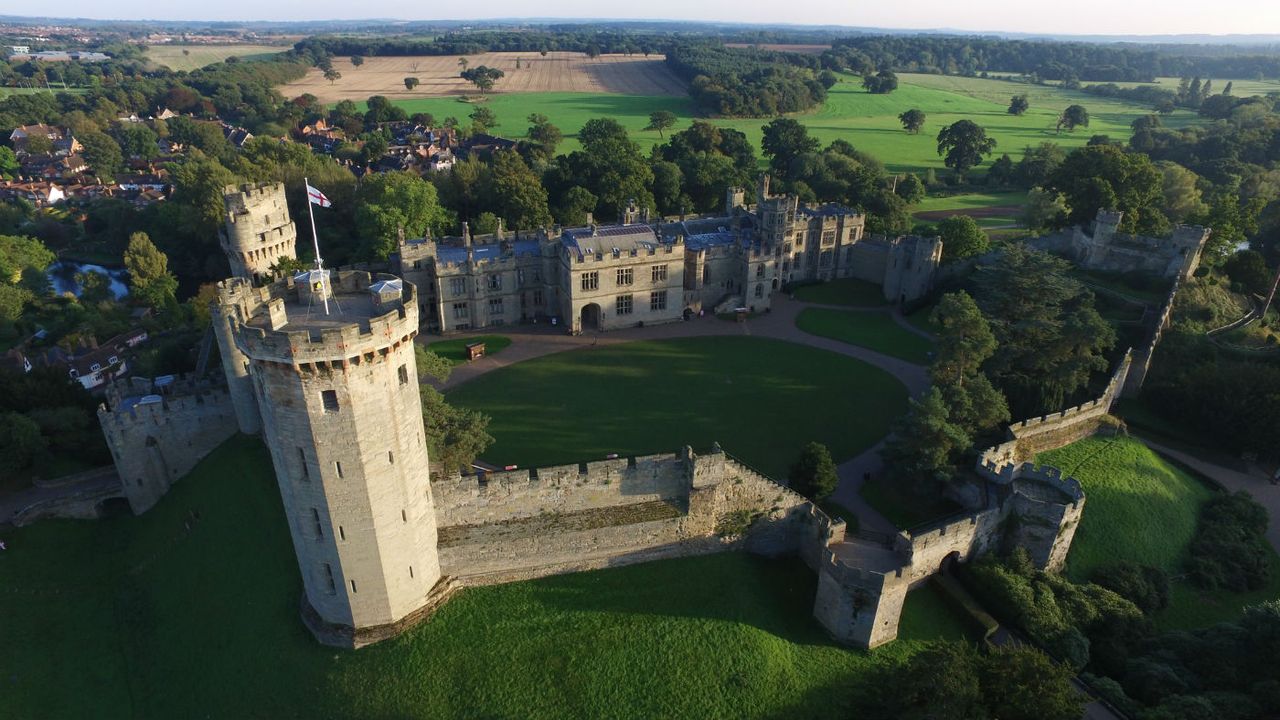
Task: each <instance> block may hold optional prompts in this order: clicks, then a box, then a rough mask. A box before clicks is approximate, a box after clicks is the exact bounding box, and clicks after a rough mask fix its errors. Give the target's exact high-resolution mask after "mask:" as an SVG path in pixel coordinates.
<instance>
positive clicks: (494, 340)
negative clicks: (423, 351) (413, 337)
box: [427, 335, 511, 365]
mask: <svg viewBox="0 0 1280 720" xmlns="http://www.w3.org/2000/svg"><path fill="white" fill-rule="evenodd" d="M477 342H482V343H484V354H485V355H497V354H498V353H500V352H502V351H503V350H504V349H506V348H507V346H508V345H510V344H511V338H509V337H507V336H506V335H477V336H475V337H467V338H455V339H453V340H439V341H436V342H433V343H429V344H428V345H427V349H428V350H430V351H431V352H433V353H435V354H437V355H439V356H440V357H442V358H444V359H445V360H448V361H450V362H452V363H453V364H454V365H458V364H461V363H464V362H467V346H468V345H470V344H471V343H477Z"/></svg>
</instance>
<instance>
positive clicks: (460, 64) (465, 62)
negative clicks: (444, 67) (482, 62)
mask: <svg viewBox="0 0 1280 720" xmlns="http://www.w3.org/2000/svg"><path fill="white" fill-rule="evenodd" d="M470 64H471V63H470V62H468V60H467V59H466V58H464V57H460V58H458V67H460V68H462V69H463V70H466V69H467V66H468V65H470Z"/></svg>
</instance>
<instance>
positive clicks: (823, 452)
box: [787, 442, 840, 500]
mask: <svg viewBox="0 0 1280 720" xmlns="http://www.w3.org/2000/svg"><path fill="white" fill-rule="evenodd" d="M787 478H788V480H789V481H790V486H791V489H792V490H795V491H796V492H798V493H800V494H801V495H804V496H805V497H807V498H809V499H811V500H822V499H823V498H825V497H827V496H828V495H830V494H831V493H832V492H834V491H835V489H836V485H838V484H839V483H840V477H839V475H838V474H837V473H836V463H835V461H834V460H832V459H831V451H830V450H828V449H827V446H826V445H823V444H822V443H820V442H811V443H808V444H807V445H805V446H804V449H803V450H802V451H801V452H800V458H799V459H798V460H796V462H795V463H794V464H792V465H791V469H790V470H789V471H788V472H787Z"/></svg>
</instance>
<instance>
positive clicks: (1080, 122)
mask: <svg viewBox="0 0 1280 720" xmlns="http://www.w3.org/2000/svg"><path fill="white" fill-rule="evenodd" d="M1077 127H1089V111H1088V110H1086V109H1085V108H1084V106H1083V105H1068V106H1067V109H1066V110H1063V111H1062V114H1061V115H1059V116H1058V132H1062V128H1066V129H1067V132H1072V131H1074V130H1075V129H1076V128H1077Z"/></svg>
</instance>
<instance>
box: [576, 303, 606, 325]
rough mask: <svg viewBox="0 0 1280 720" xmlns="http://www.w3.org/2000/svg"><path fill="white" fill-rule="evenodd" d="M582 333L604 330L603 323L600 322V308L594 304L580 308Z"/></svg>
mask: <svg viewBox="0 0 1280 720" xmlns="http://www.w3.org/2000/svg"><path fill="white" fill-rule="evenodd" d="M581 319H582V332H592V331H595V332H599V331H600V330H603V329H604V323H603V322H602V321H601V320H602V317H601V312H600V306H599V305H598V304H596V303H587V304H586V305H583V306H582V316H581Z"/></svg>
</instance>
